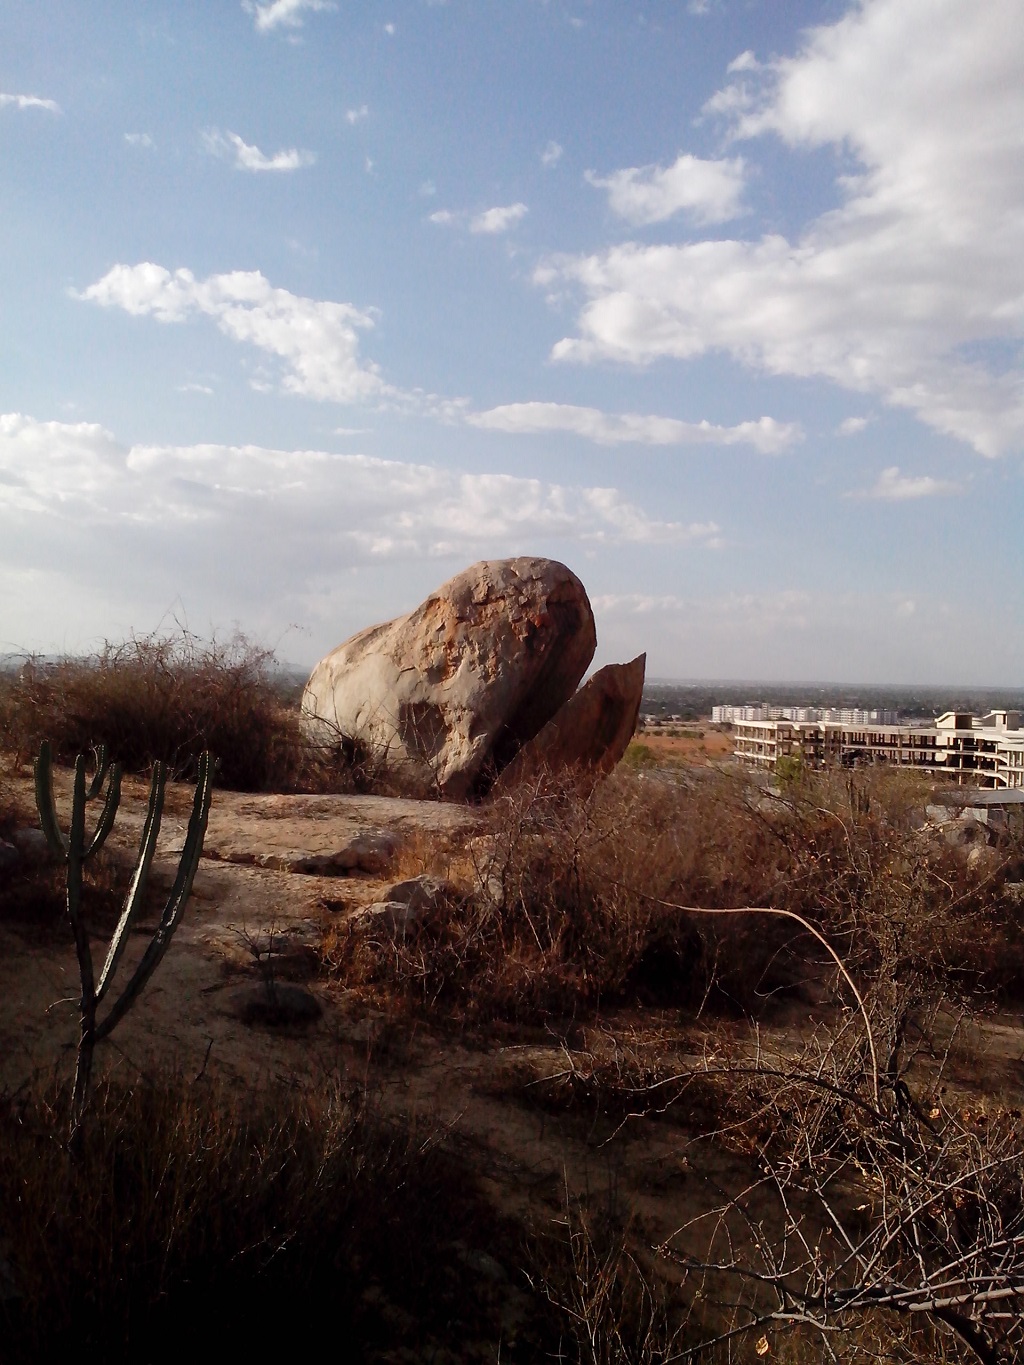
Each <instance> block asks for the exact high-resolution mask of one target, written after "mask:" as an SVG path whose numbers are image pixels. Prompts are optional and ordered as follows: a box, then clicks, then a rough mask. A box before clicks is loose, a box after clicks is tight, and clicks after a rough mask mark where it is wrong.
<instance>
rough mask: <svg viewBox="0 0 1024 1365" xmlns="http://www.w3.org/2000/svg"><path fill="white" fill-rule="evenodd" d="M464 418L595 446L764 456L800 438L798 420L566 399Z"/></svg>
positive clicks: (514, 405) (480, 424) (515, 405)
mask: <svg viewBox="0 0 1024 1365" xmlns="http://www.w3.org/2000/svg"><path fill="white" fill-rule="evenodd" d="M465 420H466V421H467V422H468V423H469V424H470V425H471V426H475V427H483V428H485V429H486V430H489V431H507V432H516V433H522V434H530V435H536V434H539V433H542V432H552V431H563V432H570V433H572V434H574V435H576V436H582V437H585V438H586V439H587V440H590V441H596V442H597V443H598V444H599V445H621V444H624V443H636V444H640V445H655V446H674V445H752V446H754V447H755V449H757V450H759V451H761V452H762V453H763V454H775V453H776V452H778V451H780V450H784V449H785V448H786V447H787V446H790V445H792V444H793V443H794V441H799V440H801V439H802V437H803V432H802V431H801V429H800V426H799V425H798V424H797V423H794V422H779V421H776V419H775V418H774V417H760V418H758V419H757V420H756V421H752V422H740V423H738V425H736V426H732V427H723V426H716V425H714V424H713V423H711V422H707V421H702V422H681V421H679V420H678V419H677V418H674V417H651V416H643V415H641V414H639V413H631V412H627V413H621V414H612V413H607V412H601V411H600V410H599V409H598V408H583V407H576V406H574V405H572V404H570V403H506V404H504V405H503V406H501V407H497V408H491V409H489V411H487V412H475V413H469V414H467V415H466V418H465Z"/></svg>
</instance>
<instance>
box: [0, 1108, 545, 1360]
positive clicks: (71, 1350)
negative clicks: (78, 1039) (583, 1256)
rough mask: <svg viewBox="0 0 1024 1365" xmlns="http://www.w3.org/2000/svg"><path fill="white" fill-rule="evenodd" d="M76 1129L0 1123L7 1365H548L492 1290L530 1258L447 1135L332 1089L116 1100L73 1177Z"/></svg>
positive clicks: (2, 1119) (0, 1291)
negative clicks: (241, 1363)
mask: <svg viewBox="0 0 1024 1365" xmlns="http://www.w3.org/2000/svg"><path fill="white" fill-rule="evenodd" d="M66 1108H67V1105H66V1097H60V1096H55V1097H53V1098H52V1101H48V1100H47V1099H46V1098H45V1097H40V1096H38V1095H36V1096H34V1097H30V1098H26V1097H18V1096H15V1097H7V1098H5V1099H4V1100H3V1101H2V1102H0V1227H2V1229H3V1239H2V1242H0V1339H2V1345H0V1356H2V1358H3V1360H4V1361H5V1362H23V1361H24V1362H29V1361H32V1362H37V1361H41V1360H55V1359H58V1358H62V1357H64V1356H71V1357H74V1358H76V1359H80V1360H81V1359H88V1360H98V1359H104V1360H109V1361H112V1362H113V1361H138V1360H147V1361H164V1360H167V1361H170V1360H179V1359H180V1358H181V1353H182V1351H183V1350H184V1351H186V1352H188V1353H189V1354H193V1355H194V1354H196V1352H197V1351H198V1354H199V1355H200V1356H201V1357H202V1358H204V1359H205V1358H214V1357H216V1356H217V1355H218V1354H219V1353H220V1352H221V1351H226V1352H228V1353H229V1354H230V1358H232V1359H238V1358H245V1357H246V1356H247V1355H249V1356H251V1358H253V1359H260V1360H262V1359H268V1358H270V1357H271V1356H272V1355H274V1354H276V1353H278V1352H281V1351H287V1353H288V1355H289V1356H291V1355H293V1354H296V1353H298V1352H303V1351H309V1350H310V1349H312V1348H316V1349H317V1350H318V1351H319V1350H320V1349H322V1345H323V1342H324V1340H329V1341H333V1342H337V1343H339V1347H340V1349H341V1351H342V1354H343V1355H344V1356H345V1357H346V1358H348V1359H380V1358H384V1356H385V1352H386V1351H389V1350H401V1351H406V1352H408V1351H409V1350H410V1349H412V1350H414V1351H415V1352H417V1353H418V1352H420V1351H424V1352H433V1354H431V1355H430V1356H429V1358H433V1359H438V1360H462V1359H468V1360H474V1359H479V1360H487V1359H490V1360H493V1359H495V1356H496V1354H497V1353H498V1352H499V1351H500V1353H501V1358H502V1359H507V1360H510V1361H514V1360H517V1359H520V1360H530V1359H535V1358H537V1357H536V1355H535V1354H534V1353H535V1352H536V1350H537V1349H538V1344H537V1342H536V1340H532V1343H531V1338H530V1337H529V1330H530V1329H529V1327H528V1324H527V1323H525V1322H524V1324H523V1327H522V1335H523V1336H524V1338H525V1344H524V1345H523V1346H522V1347H521V1348H520V1349H518V1350H517V1349H516V1348H515V1347H514V1346H513V1345H512V1344H511V1343H510V1342H509V1340H508V1332H507V1329H503V1326H502V1314H501V1310H502V1306H503V1305H502V1303H501V1302H500V1298H501V1295H500V1294H499V1293H497V1292H496V1291H495V1287H494V1285H493V1283H492V1282H491V1280H490V1279H488V1274H490V1275H491V1276H492V1278H493V1277H494V1272H493V1267H494V1265H495V1264H496V1263H495V1261H494V1249H495V1248H496V1247H500V1248H502V1250H500V1251H499V1252H498V1254H499V1255H503V1256H508V1255H514V1254H516V1251H517V1249H518V1248H519V1247H520V1246H521V1239H519V1238H516V1237H510V1236H509V1235H508V1233H507V1232H506V1231H505V1230H504V1229H502V1227H501V1225H500V1223H499V1221H498V1220H497V1218H496V1216H495V1215H494V1213H493V1212H492V1211H491V1210H490V1208H489V1207H488V1206H487V1205H486V1203H485V1202H484V1201H483V1200H482V1198H481V1197H480V1196H479V1195H478V1194H477V1193H476V1190H475V1187H474V1185H473V1182H472V1181H467V1179H466V1174H465V1171H464V1170H463V1169H462V1168H461V1167H460V1166H459V1165H458V1164H457V1163H456V1162H455V1161H454V1159H453V1157H452V1156H451V1154H450V1153H449V1152H448V1151H447V1150H446V1149H445V1147H444V1144H443V1142H441V1141H440V1139H439V1137H438V1135H437V1134H436V1133H431V1132H430V1131H429V1130H424V1131H417V1130H414V1129H410V1128H405V1127H401V1126H397V1125H395V1124H394V1123H387V1122H385V1121H384V1120H383V1119H382V1118H381V1117H380V1116H379V1114H377V1113H375V1112H374V1111H373V1110H372V1108H369V1107H368V1106H367V1104H366V1102H365V1100H364V1098H363V1097H362V1096H361V1095H360V1094H358V1093H353V1092H346V1091H345V1090H344V1089H341V1088H339V1087H338V1086H337V1085H335V1086H334V1087H332V1086H330V1085H329V1084H321V1085H318V1087H317V1091H316V1093H315V1094H314V1093H298V1092H296V1091H294V1090H289V1091H280V1092H275V1093H272V1094H264V1095H262V1096H259V1097H257V1098H255V1099H253V1098H252V1097H249V1098H247V1099H244V1100H243V1099H239V1098H238V1097H237V1096H235V1095H229V1094H227V1093H223V1092H220V1091H218V1090H216V1089H212V1090H211V1089H209V1088H208V1083H206V1082H204V1081H198V1082H193V1083H186V1082H184V1081H176V1082H170V1083H162V1084H153V1085H146V1086H138V1087H136V1088H135V1089H132V1090H119V1089H116V1088H114V1087H113V1086H105V1087H101V1088H100V1090H99V1091H98V1092H97V1093H96V1095H95V1097H94V1103H93V1106H92V1110H91V1113H90V1115H89V1121H88V1122H87V1124H86V1127H85V1129H84V1133H83V1141H82V1143H81V1147H80V1149H79V1151H78V1153H77V1155H76V1157H75V1158H74V1159H72V1158H71V1157H70V1156H69V1154H68V1152H67V1150H66V1148H65V1147H64V1145H63V1143H62V1136H63V1125H64V1115H65V1113H66ZM441 1209H443V1210H444V1217H443V1219H442V1218H439V1217H438V1213H439V1211H440V1210H441ZM484 1250H487V1251H489V1252H490V1260H489V1262H487V1263H486V1264H485V1265H484V1271H486V1272H487V1273H486V1274H481V1273H480V1270H479V1269H478V1268H477V1267H476V1265H475V1259H474V1258H475V1257H476V1258H478V1257H479V1255H480V1253H481V1252H483V1251H484ZM516 1271H517V1267H516V1266H515V1265H514V1264H513V1265H511V1266H509V1267H508V1269H507V1270H505V1269H504V1268H502V1267H500V1266H499V1272H500V1274H501V1275H502V1276H505V1275H507V1276H510V1277H511V1276H514V1275H515V1274H516ZM505 1283H506V1292H507V1286H508V1283H509V1281H506V1282H505ZM541 1317H543V1314H541ZM541 1330H542V1328H541ZM503 1335H504V1336H505V1341H504V1343H503V1345H501V1346H499V1341H500V1340H501V1338H502V1336H503ZM463 1350H465V1354H463ZM388 1358H393V1357H388ZM398 1358H406V1357H404V1356H401V1357H398ZM408 1358H413V1357H412V1356H409V1357H408ZM415 1358H417V1359H420V1358H428V1357H427V1356H421V1355H419V1354H416V1355H415Z"/></svg>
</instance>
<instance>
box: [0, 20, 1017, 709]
mask: <svg viewBox="0 0 1024 1365" xmlns="http://www.w3.org/2000/svg"><path fill="white" fill-rule="evenodd" d="M0 248H2V249H0V652H19V651H41V652H53V651H59V652H72V653H75V652H81V651H88V650H92V649H95V648H97V647H98V646H99V644H100V643H101V642H102V641H103V640H120V639H124V638H125V637H127V636H128V635H130V634H132V633H136V634H147V633H149V632H152V631H164V630H169V629H176V628H177V626H178V625H180V624H184V625H186V626H187V628H188V629H189V630H191V631H192V632H193V633H195V634H197V635H200V636H209V635H210V634H211V633H213V634H216V635H217V636H218V637H221V638H223V637H225V636H228V635H230V634H231V632H232V631H234V630H241V631H243V632H245V633H246V634H247V635H249V636H250V637H252V638H253V639H255V640H257V641H259V642H261V643H263V644H264V645H266V646H268V647H270V648H273V649H275V650H276V651H277V653H278V655H279V657H280V658H281V659H283V660H286V661H288V662H289V663H292V664H295V665H298V666H311V665H312V664H313V663H315V662H316V660H317V659H318V658H320V657H321V656H322V655H323V654H325V653H326V652H327V651H328V650H330V649H331V648H333V647H334V646H335V645H337V644H338V643H340V642H341V641H342V640H343V639H345V638H346V637H347V636H348V635H350V634H352V633H353V632H354V631H356V630H359V629H361V628H362V627H363V626H366V625H369V624H371V623H373V622H375V621H380V620H385V619H388V618H390V617H392V616H395V615H398V614H400V613H402V612H405V611H408V610H410V609H411V608H412V607H414V606H415V605H416V604H417V603H418V602H420V601H421V600H422V599H423V598H424V597H426V596H427V594H428V593H429V592H430V591H431V590H432V589H434V588H435V587H437V586H438V585H439V584H441V583H442V582H443V581H444V580H446V579H447V578H449V577H450V576H451V575H453V574H454V573H457V572H459V571H460V570H461V569H463V568H465V567H466V566H468V565H470V564H472V563H473V562H475V561H476V560H479V559H496V558H503V557H505V556H510V555H543V556H550V557H552V558H555V559H558V560H561V561H562V562H564V563H566V564H568V565H569V567H570V568H572V569H573V570H574V571H575V572H576V573H577V574H578V575H579V577H580V578H581V579H582V580H583V582H584V584H585V585H586V588H587V590H588V593H589V595H590V598H591V601H592V603H593V606H594V611H595V616H596V620H597V629H598V653H597V657H596V660H595V662H596V663H598V664H601V663H606V662H612V661H616V660H624V659H627V658H630V657H632V656H633V655H635V654H636V653H638V652H640V651H641V650H646V651H647V655H648V675H649V676H656V677H661V678H681V679H682V678H686V679H702V678H751V679H763V680H771V679H778V680H782V679H800V678H804V679H808V680H810V679H814V680H822V681H828V680H834V681H840V680H842V681H850V682H867V683H870V682H879V683H881V682H891V683H912V682H918V683H933V684H938V683H952V684H960V683H970V684H974V685H991V686H999V685H1005V686H1014V687H1019V686H1021V685H1024V572H1022V570H1024V379H1022V368H1021V361H1022V354H1024V347H1022V340H1024V11H1022V10H1021V7H1020V3H1019V0H974V2H973V3H971V4H964V3H963V2H962V0H860V3H849V2H848V0H847V2H845V3H841V2H840V0H817V3H812V2H811V0H787V3H786V4H780V3H779V2H778V0H649V3H642V4H636V3H633V0H446V2H445V0H380V3H378V0H359V3H356V2H355V0H336V3H334V2H333V0H212V2H211V0H173V3H172V2H171V0H132V3H128V0H121V2H120V3H115V0H92V3H90V4H88V5H86V4H82V3H81V0H5V3H4V5H3V7H2V9H0Z"/></svg>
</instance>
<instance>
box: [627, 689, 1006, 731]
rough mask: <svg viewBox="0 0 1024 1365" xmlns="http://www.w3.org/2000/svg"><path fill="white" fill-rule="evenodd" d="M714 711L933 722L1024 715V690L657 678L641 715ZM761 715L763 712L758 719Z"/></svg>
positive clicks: (689, 717) (703, 716) (708, 714)
mask: <svg viewBox="0 0 1024 1365" xmlns="http://www.w3.org/2000/svg"><path fill="white" fill-rule="evenodd" d="M716 707H736V708H740V709H741V710H743V711H748V712H749V715H746V716H743V717H742V719H750V720H757V719H760V720H776V719H778V720H809V721H810V720H821V721H830V722H832V721H834V722H837V723H842V722H845V723H847V724H855V725H856V724H870V723H880V724H896V723H899V722H904V723H909V722H914V721H925V722H930V721H932V720H934V719H935V717H936V716H940V715H942V714H943V713H944V712H946V711H970V712H973V713H974V714H975V715H985V714H986V713H988V712H990V711H994V710H997V709H1000V708H1003V709H1009V710H1019V711H1024V688H1022V687H946V686H941V687H939V686H936V687H932V686H928V685H923V684H922V685H921V686H916V687H915V686H909V685H908V686H899V685H897V684H877V685H875V684H862V683H801V682H789V683H771V682H763V681H761V682H758V681H756V680H754V681H746V682H737V681H735V680H729V681H722V682H672V681H670V680H662V679H656V680H654V681H651V682H648V684H647V685H646V687H645V688H644V695H643V703H642V706H641V712H642V714H643V715H644V716H645V717H648V718H650V719H652V720H667V719H668V718H669V717H672V718H674V719H676V720H681V721H696V720H710V719H711V718H712V716H713V713H714V711H715V708H716ZM758 711H760V712H761V713H762V714H760V715H755V714H754V713H755V712H758ZM801 713H802V714H801ZM739 718H740V717H737V719H739Z"/></svg>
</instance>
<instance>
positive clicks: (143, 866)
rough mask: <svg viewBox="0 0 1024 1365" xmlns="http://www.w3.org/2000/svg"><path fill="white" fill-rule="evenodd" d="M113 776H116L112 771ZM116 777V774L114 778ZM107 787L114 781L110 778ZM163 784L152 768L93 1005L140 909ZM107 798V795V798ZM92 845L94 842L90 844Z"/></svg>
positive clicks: (161, 772)
mask: <svg viewBox="0 0 1024 1365" xmlns="http://www.w3.org/2000/svg"><path fill="white" fill-rule="evenodd" d="M114 773H115V774H116V773H117V770H116V768H115V770H114ZM118 776H119V774H118ZM110 780H111V783H113V782H114V780H115V777H114V775H113V774H112V775H111V779H110ZM165 780H166V769H165V767H164V765H163V764H162V763H159V762H157V763H154V764H153V781H152V783H151V785H150V789H149V807H148V809H147V810H146V823H145V824H144V825H143V827H142V839H141V842H140V843H139V856H138V858H137V860H136V863H135V872H134V874H133V876H132V880H131V885H130V886H129V887H128V894H127V895H126V896H125V898H124V909H123V910H122V911H121V918H120V919H119V920H118V922H117V928H116V929H115V930H114V936H113V938H112V939H111V940H110V948H109V951H108V952H107V960H106V962H104V964H103V970H102V971H101V972H100V980H99V985H98V986H97V987H96V1003H97V1004H99V1002H100V1001H101V1000H102V999H103V997H104V996H105V995H106V993H107V990H108V989H109V987H110V984H111V982H112V981H113V979H114V973H115V972H116V971H117V964H118V962H120V960H121V954H122V953H123V952H124V947H125V944H126V943H127V942H128V930H129V929H130V927H131V925H132V922H133V920H134V919H135V916H136V914H137V913H138V910H139V907H140V906H141V905H142V902H143V898H144V897H145V894H146V882H147V880H148V878H149V868H150V864H151V863H152V861H153V854H154V853H155V852H156V840H157V835H158V834H159V833H160V821H161V818H162V816H163V810H164V783H165ZM108 795H109V794H108ZM93 842H95V840H94V841H93Z"/></svg>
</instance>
